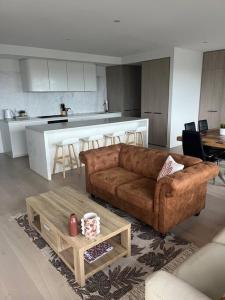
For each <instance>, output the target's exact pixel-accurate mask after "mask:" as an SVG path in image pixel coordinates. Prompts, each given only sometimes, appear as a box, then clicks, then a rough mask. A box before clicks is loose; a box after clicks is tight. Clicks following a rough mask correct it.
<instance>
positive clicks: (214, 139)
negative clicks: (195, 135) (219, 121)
mask: <svg viewBox="0 0 225 300" xmlns="http://www.w3.org/2000/svg"><path fill="white" fill-rule="evenodd" d="M201 137H202V143H203V145H205V146H209V147H213V148H220V149H224V151H225V135H220V130H219V129H215V128H214V129H208V130H207V131H206V132H202V133H201ZM177 141H180V142H182V136H178V137H177Z"/></svg>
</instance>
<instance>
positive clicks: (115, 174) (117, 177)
mask: <svg viewBox="0 0 225 300" xmlns="http://www.w3.org/2000/svg"><path fill="white" fill-rule="evenodd" d="M140 177H141V176H140V175H138V174H135V173H133V172H129V171H127V170H125V169H123V168H120V167H116V168H111V169H107V170H104V171H99V172H96V173H94V174H91V175H90V182H91V184H92V185H94V186H95V187H97V188H98V189H100V190H103V191H104V190H106V191H107V192H109V193H110V194H112V195H115V190H116V188H117V187H118V186H120V185H121V184H124V183H127V182H130V181H132V180H135V179H138V178H140Z"/></svg>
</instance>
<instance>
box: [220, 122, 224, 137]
mask: <svg viewBox="0 0 225 300" xmlns="http://www.w3.org/2000/svg"><path fill="white" fill-rule="evenodd" d="M220 135H225V123H222V124H220Z"/></svg>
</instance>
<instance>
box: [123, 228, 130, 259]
mask: <svg viewBox="0 0 225 300" xmlns="http://www.w3.org/2000/svg"><path fill="white" fill-rule="evenodd" d="M121 245H122V246H123V247H124V248H126V249H127V256H130V255H131V229H130V226H129V227H128V228H127V229H126V230H124V231H123V232H121Z"/></svg>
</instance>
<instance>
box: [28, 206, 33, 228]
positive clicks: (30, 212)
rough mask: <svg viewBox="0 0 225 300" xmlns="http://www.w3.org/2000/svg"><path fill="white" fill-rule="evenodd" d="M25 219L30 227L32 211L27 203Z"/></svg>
mask: <svg viewBox="0 0 225 300" xmlns="http://www.w3.org/2000/svg"><path fill="white" fill-rule="evenodd" d="M27 218H28V223H29V225H30V226H32V221H33V210H32V208H31V207H30V205H29V204H28V203H27Z"/></svg>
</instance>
